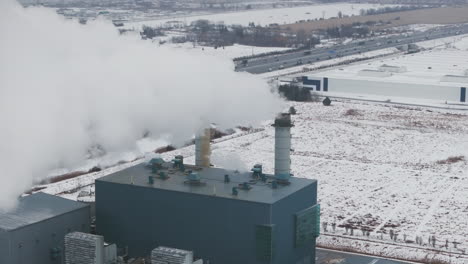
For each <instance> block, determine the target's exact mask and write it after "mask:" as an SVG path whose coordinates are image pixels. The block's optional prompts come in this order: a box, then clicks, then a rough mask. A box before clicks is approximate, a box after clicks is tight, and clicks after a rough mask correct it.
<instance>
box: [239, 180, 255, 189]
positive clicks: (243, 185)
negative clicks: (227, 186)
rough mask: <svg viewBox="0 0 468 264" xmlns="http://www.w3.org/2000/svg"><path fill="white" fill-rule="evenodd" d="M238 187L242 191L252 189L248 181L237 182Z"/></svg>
mask: <svg viewBox="0 0 468 264" xmlns="http://www.w3.org/2000/svg"><path fill="white" fill-rule="evenodd" d="M239 189H241V190H244V191H248V190H250V189H252V186H250V183H248V182H243V183H241V184H239Z"/></svg>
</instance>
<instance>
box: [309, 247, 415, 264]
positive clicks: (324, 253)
mask: <svg viewBox="0 0 468 264" xmlns="http://www.w3.org/2000/svg"><path fill="white" fill-rule="evenodd" d="M315 252H316V261H315V263H317V264H408V263H413V262H405V261H398V260H390V259H385V258H378V257H373V256H366V255H360V254H353V253H345V252H341V251H335V250H327V249H318V248H317V249H316V251H315Z"/></svg>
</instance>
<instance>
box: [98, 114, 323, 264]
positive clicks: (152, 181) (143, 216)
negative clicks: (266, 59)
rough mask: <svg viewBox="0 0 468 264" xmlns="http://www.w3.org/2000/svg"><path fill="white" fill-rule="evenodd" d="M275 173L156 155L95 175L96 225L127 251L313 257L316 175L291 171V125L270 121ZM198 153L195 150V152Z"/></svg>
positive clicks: (234, 262) (293, 259)
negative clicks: (169, 249)
mask: <svg viewBox="0 0 468 264" xmlns="http://www.w3.org/2000/svg"><path fill="white" fill-rule="evenodd" d="M274 126H275V130H276V141H275V142H276V144H275V175H266V174H264V173H263V172H262V166H260V165H256V166H255V167H254V168H252V172H250V173H239V172H237V171H227V170H224V169H218V168H209V167H202V166H193V165H187V164H184V163H183V157H181V156H178V157H176V158H175V159H174V160H173V161H172V162H163V161H162V160H160V159H157V160H153V161H151V162H150V163H148V164H141V165H137V166H134V167H131V168H128V169H126V170H123V171H120V172H116V173H114V174H111V175H109V176H106V177H103V178H100V179H98V180H96V220H97V232H98V233H99V234H101V235H104V236H105V237H106V240H109V242H112V243H117V245H118V246H119V247H128V250H129V251H128V252H129V255H130V256H132V257H133V256H135V257H136V256H148V255H149V254H150V252H151V251H152V250H153V249H154V248H156V247H158V246H168V247H174V248H180V249H184V250H188V251H193V253H194V255H195V257H196V258H202V259H203V260H204V261H209V263H210V264H239V263H248V264H256V263H272V264H273V263H275V264H286V263H287V264H289V263H294V264H305V263H307V264H311V263H315V239H316V237H317V236H318V235H319V223H320V221H319V216H320V209H319V205H317V181H316V180H310V179H304V178H296V177H290V176H291V175H290V171H289V167H290V159H289V153H290V147H291V146H290V143H291V134H290V127H291V126H292V123H291V119H290V116H289V115H283V116H282V117H280V118H278V119H277V120H276V121H275V125H274ZM197 155H198V154H197Z"/></svg>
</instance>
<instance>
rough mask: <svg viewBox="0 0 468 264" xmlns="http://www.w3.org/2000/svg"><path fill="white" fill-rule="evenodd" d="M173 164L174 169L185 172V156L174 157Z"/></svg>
mask: <svg viewBox="0 0 468 264" xmlns="http://www.w3.org/2000/svg"><path fill="white" fill-rule="evenodd" d="M172 162H173V165H172V167H174V168H177V169H179V170H181V171H184V170H185V165H184V156H182V155H177V156H175V157H174V159H173V160H172Z"/></svg>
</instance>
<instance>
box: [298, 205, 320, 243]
mask: <svg viewBox="0 0 468 264" xmlns="http://www.w3.org/2000/svg"><path fill="white" fill-rule="evenodd" d="M295 222H296V243H295V244H296V247H301V246H303V245H305V244H306V243H307V242H310V241H314V240H315V239H316V238H317V237H318V236H319V235H320V205H319V204H317V205H314V206H312V207H310V208H307V209H305V210H302V211H300V212H299V213H296V215H295Z"/></svg>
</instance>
